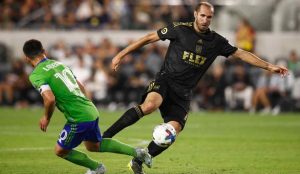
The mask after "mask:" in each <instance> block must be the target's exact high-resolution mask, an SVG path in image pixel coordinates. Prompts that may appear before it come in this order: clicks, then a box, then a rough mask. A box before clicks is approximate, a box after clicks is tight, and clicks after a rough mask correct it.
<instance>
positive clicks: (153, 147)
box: [148, 141, 169, 158]
mask: <svg viewBox="0 0 300 174" xmlns="http://www.w3.org/2000/svg"><path fill="white" fill-rule="evenodd" d="M168 147H169V146H168ZM168 147H160V146H158V145H157V144H155V143H154V141H151V142H150V144H149V145H148V150H149V154H150V155H151V156H152V157H153V158H154V157H156V156H157V155H159V154H160V153H162V152H163V151H165V150H166V149H167V148H168Z"/></svg>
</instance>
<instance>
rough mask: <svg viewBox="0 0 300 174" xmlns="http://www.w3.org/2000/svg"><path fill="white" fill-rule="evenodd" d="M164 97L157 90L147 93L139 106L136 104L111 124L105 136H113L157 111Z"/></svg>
mask: <svg viewBox="0 0 300 174" xmlns="http://www.w3.org/2000/svg"><path fill="white" fill-rule="evenodd" d="M162 101H163V98H162V96H161V95H160V94H159V93H157V92H150V93H148V94H147V96H146V99H145V100H144V102H143V103H142V104H141V105H139V106H134V107H133V108H130V109H129V110H127V111H126V112H125V113H124V114H123V115H122V116H121V117H120V118H119V120H117V121H116V122H115V123H114V124H113V125H112V126H110V127H109V128H108V129H107V130H106V131H105V132H104V134H103V137H104V138H111V137H113V136H114V135H116V134H117V133H118V132H120V131H121V130H123V129H124V128H126V127H128V126H130V125H132V124H134V123H136V122H137V121H138V120H139V119H140V118H142V117H143V116H144V115H148V114H150V113H152V112H153V111H155V110H156V109H157V108H158V107H159V106H160V105H161V103H162Z"/></svg>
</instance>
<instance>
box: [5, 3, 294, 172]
mask: <svg viewBox="0 0 300 174" xmlns="http://www.w3.org/2000/svg"><path fill="white" fill-rule="evenodd" d="M198 2H199V1H197V0H143V1H139V0H1V1H0V135H1V140H0V174H2V173H3V174H4V173H5V174H9V173H14V174H15V173H36V174H38V173H49V174H50V173H76V172H79V173H83V172H84V169H83V168H80V167H78V166H74V165H72V164H69V163H67V162H62V160H60V159H58V158H55V157H54V155H50V154H51V153H52V147H53V146H54V144H55V141H56V138H57V135H58V133H59V131H60V130H61V128H62V125H63V123H64V120H63V117H62V115H61V114H60V113H59V112H57V111H56V112H55V116H54V118H53V121H52V123H51V125H50V127H49V132H48V134H47V137H46V136H42V133H41V132H39V131H38V127H37V124H36V122H37V120H38V117H39V116H40V115H41V114H42V113H43V111H42V107H41V106H42V102H41V98H40V96H39V94H38V92H37V91H35V90H34V89H33V88H32V86H31V85H30V84H29V81H28V74H29V73H30V72H31V71H32V68H31V67H30V66H27V65H25V63H24V62H23V53H22V46H23V43H24V42H25V41H26V40H28V39H31V38H35V39H38V40H41V41H42V43H43V44H44V47H45V48H46V49H47V54H48V57H49V58H53V59H57V60H59V61H61V62H63V63H65V64H67V65H68V66H70V67H71V69H72V70H73V72H74V73H75V75H76V76H77V78H78V80H80V81H81V82H82V83H83V84H84V85H85V86H86V88H87V91H88V95H89V97H90V98H91V99H92V100H93V101H94V102H95V104H96V105H97V106H98V107H99V110H100V113H101V116H102V118H101V119H102V121H101V123H100V125H101V128H102V130H105V128H107V127H108V126H109V125H110V124H112V123H113V121H115V120H116V119H117V118H118V117H119V116H120V114H121V112H119V111H117V110H123V109H125V108H128V107H129V106H130V105H132V104H135V103H137V102H138V101H139V99H140V97H139V96H140V94H141V92H142V91H143V89H144V88H145V87H146V86H147V85H148V82H149V81H150V80H152V79H153V78H154V75H155V73H156V72H157V71H158V70H159V69H160V65H161V64H162V62H163V58H164V55H165V53H166V50H167V44H168V42H167V41H166V42H159V43H157V44H152V45H149V46H147V47H144V48H143V49H141V50H138V51H136V52H134V53H133V54H131V55H128V56H127V57H126V58H125V59H124V63H123V65H122V67H121V69H120V71H119V72H118V73H114V72H112V70H111V69H110V62H111V60H112V58H113V56H114V55H116V53H117V52H118V51H120V50H121V49H122V48H124V47H125V46H126V45H128V43H130V42H132V40H134V39H137V38H138V37H141V36H143V35H145V34H146V33H147V32H150V31H154V30H157V29H159V28H160V27H163V26H165V25H167V24H169V23H171V22H172V21H182V22H185V21H193V9H194V6H193V5H194V4H196V3H198ZM209 2H210V3H212V4H213V5H214V6H215V17H214V20H213V23H212V25H211V29H213V30H215V31H217V32H219V33H221V34H222V35H224V36H225V37H226V38H227V39H228V40H229V41H230V43H232V44H234V45H237V46H239V47H241V48H243V49H245V50H248V51H251V52H253V53H255V54H257V55H259V56H260V57H262V58H263V59H265V60H268V61H270V62H272V63H279V64H283V65H286V66H287V67H288V68H289V69H290V75H289V76H288V78H285V79H282V78H280V77H279V76H277V75H271V74H268V73H266V72H265V71H263V70H260V69H258V68H253V67H251V66H249V65H247V64H244V63H242V62H237V61H235V60H234V59H225V58H223V57H220V58H218V59H217V60H216V61H215V63H214V64H213V66H212V67H211V68H210V69H209V71H208V72H207V73H206V75H205V76H204V77H203V79H202V80H201V81H200V82H199V84H198V86H197V88H196V89H195V93H194V96H193V102H192V105H191V109H192V114H191V117H190V118H189V121H188V123H187V127H186V128H185V131H183V133H182V134H183V136H182V137H180V139H182V140H180V141H178V142H176V143H175V145H174V148H173V147H171V148H170V152H168V153H165V154H163V155H161V156H160V157H159V158H157V159H156V160H157V161H156V162H155V164H157V165H158V166H157V167H154V169H151V170H149V173H151V172H152V173H156V174H157V173H162V174H166V173H173V174H177V173H178V174H179V173H181V174H182V173H205V174H206V173H209V174H212V173H214V174H217V173H218V174H219V173H249V174H250V173H251V174H253V173H265V174H266V173H272V174H274V173H289V174H291V173H295V174H296V173H300V168H299V163H300V151H299V146H300V136H299V132H300V130H299V129H300V125H299V118H300V117H299V116H297V115H298V114H299V113H298V112H299V111H300V90H299V86H300V60H299V48H300V33H299V32H300V0H264V1H261V0H247V1H245V0H209ZM254 108H256V109H254ZM112 111H113V112H112ZM255 111H256V112H257V114H256V115H254V113H255ZM249 113H250V114H249ZM154 115H156V116H154V117H147V118H145V119H144V120H142V121H141V122H139V123H138V124H137V125H135V126H132V127H131V128H130V129H128V130H125V131H124V132H121V133H120V135H118V136H117V138H118V139H120V140H123V141H125V142H128V143H130V144H133V145H146V144H147V141H148V140H150V139H151V133H150V132H151V130H152V128H153V127H154V125H155V124H158V123H159V122H160V121H161V120H160V118H159V114H158V113H155V114H154ZM199 115H200V116H199ZM249 115H251V117H248V116H249ZM261 115H268V116H271V115H280V117H260V116H261ZM195 132H198V134H195ZM145 140H146V142H145ZM195 142H197V143H195ZM81 149H82V147H81ZM187 149H191V150H190V151H189V150H187ZM195 154H199V156H198V155H195ZM92 156H93V157H95V159H99V158H100V157H99V156H98V154H92ZM36 159H41V160H36ZM42 159H44V160H42ZM191 159H193V160H191ZM101 160H104V162H105V164H106V165H107V166H108V168H109V169H110V170H111V171H112V173H126V172H127V170H125V169H124V168H123V167H124V166H125V165H126V164H125V163H124V161H125V162H126V161H128V160H129V158H128V157H123V156H121V157H119V156H113V157H111V155H110V154H104V155H103V156H101ZM116 161H117V162H116ZM123 163H124V164H123ZM174 163H175V164H176V165H175V166H174ZM150 171H151V172H150Z"/></svg>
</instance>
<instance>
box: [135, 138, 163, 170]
mask: <svg viewBox="0 0 300 174" xmlns="http://www.w3.org/2000/svg"><path fill="white" fill-rule="evenodd" d="M167 148H168V147H160V146H158V145H157V144H155V143H154V141H151V142H150V144H149V145H148V150H149V154H150V155H151V156H152V158H154V157H156V156H157V155H159V154H160V153H162V152H163V151H165V150H166V149H167ZM133 160H134V161H135V162H137V163H138V164H140V165H142V164H143V162H142V161H140V160H139V159H137V158H134V159H133Z"/></svg>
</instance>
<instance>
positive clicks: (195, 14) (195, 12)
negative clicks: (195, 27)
mask: <svg viewBox="0 0 300 174" xmlns="http://www.w3.org/2000/svg"><path fill="white" fill-rule="evenodd" d="M194 18H195V19H196V18H197V11H194Z"/></svg>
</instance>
